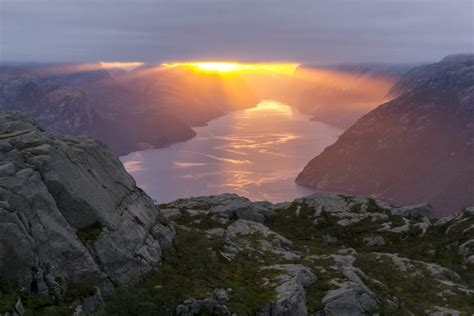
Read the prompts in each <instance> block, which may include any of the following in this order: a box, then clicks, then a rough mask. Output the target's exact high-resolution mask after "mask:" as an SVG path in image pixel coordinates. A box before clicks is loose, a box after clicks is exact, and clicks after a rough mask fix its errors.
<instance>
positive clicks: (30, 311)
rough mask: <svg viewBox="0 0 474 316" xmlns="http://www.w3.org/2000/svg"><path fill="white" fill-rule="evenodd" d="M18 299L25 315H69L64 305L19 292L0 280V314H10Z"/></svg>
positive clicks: (11, 285) (14, 287) (69, 311)
mask: <svg viewBox="0 0 474 316" xmlns="http://www.w3.org/2000/svg"><path fill="white" fill-rule="evenodd" d="M18 298H21V301H22V303H23V307H24V308H25V310H26V312H25V315H71V310H70V309H69V308H68V307H67V306H66V305H65V304H64V303H61V302H58V301H55V300H53V299H51V298H49V297H45V296H41V295H37V294H30V293H26V292H23V291H20V290H19V289H18V288H17V287H16V286H14V285H13V284H11V283H10V282H8V281H6V280H4V279H2V278H0V314H2V315H3V314H4V313H7V312H10V313H12V312H13V309H14V306H15V303H16V301H17V300H18Z"/></svg>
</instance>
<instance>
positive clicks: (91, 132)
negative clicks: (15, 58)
mask: <svg viewBox="0 0 474 316" xmlns="http://www.w3.org/2000/svg"><path fill="white" fill-rule="evenodd" d="M44 68H45V67H39V68H38V67H36V68H32V69H31V68H28V69H24V70H21V69H20V70H19V69H16V68H13V69H8V70H6V69H0V110H3V111H13V110H15V111H21V112H24V113H27V114H28V115H29V116H30V117H32V118H33V119H35V121H36V122H38V124H39V125H40V126H41V127H43V128H45V129H46V130H48V131H52V132H57V133H61V134H66V135H88V136H93V137H95V138H98V139H100V140H101V141H103V142H104V143H105V144H107V145H108V146H109V148H110V149H111V150H112V151H114V152H115V153H116V154H119V155H123V154H127V153H129V152H132V151H135V150H142V149H145V148H153V147H163V146H167V145H170V144H173V143H176V142H180V141H184V140H187V139H189V138H192V137H193V136H194V135H195V132H194V131H193V130H192V129H191V127H190V126H189V125H187V124H186V123H184V122H183V121H182V120H180V119H178V118H177V117H176V116H173V115H170V114H168V113H165V111H162V110H160V109H159V108H155V109H153V108H146V107H143V106H142V103H143V102H142V100H141V99H140V98H139V97H138V95H137V94H136V93H133V92H132V91H130V90H128V89H126V87H124V86H122V85H120V84H119V83H118V82H116V81H115V80H114V79H113V78H111V77H110V76H108V75H107V73H106V71H105V70H102V71H99V70H100V69H99V70H94V71H79V72H71V71H74V68H73V69H69V68H67V67H66V68H65V69H63V68H64V67H60V70H61V72H60V74H56V73H54V74H50V73H49V72H48V71H47V69H48V68H46V69H44ZM54 69H56V68H54ZM56 71H59V70H56ZM68 71H69V72H68ZM104 72H105V73H104Z"/></svg>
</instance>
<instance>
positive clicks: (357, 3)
mask: <svg viewBox="0 0 474 316" xmlns="http://www.w3.org/2000/svg"><path fill="white" fill-rule="evenodd" d="M0 20H1V21H0V45H1V47H0V59H1V60H2V61H48V62H53V61H58V62H63V61H98V60H107V61H111V60H114V61H145V62H160V61H182V60H190V59H194V60H197V59H226V60H227V59H232V60H248V61H275V60H280V61H297V62H316V63H336V62H420V61H432V60H437V59H440V58H441V57H443V56H444V55H447V54H451V53H462V52H473V51H474V38H473V34H474V25H473V23H474V22H473V20H474V0H312V1H309V0H308V1H305V0H301V1H299V0H293V1H291V0H272V1H265V0H260V1H248V0H234V1H231V0H219V1H217V0H202V1H200V0H189V1H183V0H169V1H165V0H156V1H151V0H129V1H122V0H95V1H91V0H0Z"/></svg>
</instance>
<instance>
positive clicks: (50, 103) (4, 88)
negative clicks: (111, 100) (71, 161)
mask: <svg viewBox="0 0 474 316" xmlns="http://www.w3.org/2000/svg"><path fill="white" fill-rule="evenodd" d="M0 110H2V111H9V110H10V111H11V110H17V111H22V112H25V113H28V114H29V115H31V116H32V117H34V118H35V119H36V120H37V121H38V123H39V124H41V125H42V126H44V127H46V128H48V130H50V131H52V132H57V133H63V134H81V133H88V132H90V131H91V130H92V128H93V126H94V125H95V124H96V120H97V119H98V116H97V113H96V112H95V110H94V109H93V108H92V106H91V105H90V103H89V102H88V100H87V97H86V95H85V93H84V92H82V91H81V90H79V89H77V88H75V87H72V86H67V85H64V84H61V83H60V82H58V81H56V80H52V79H45V78H41V77H38V76H35V75H31V74H20V75H17V74H8V73H3V74H0Z"/></svg>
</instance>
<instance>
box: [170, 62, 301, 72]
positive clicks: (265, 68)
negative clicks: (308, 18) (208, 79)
mask: <svg viewBox="0 0 474 316" xmlns="http://www.w3.org/2000/svg"><path fill="white" fill-rule="evenodd" d="M298 65H299V64H297V63H239V62H224V61H218V62H177V63H164V64H162V66H163V67H166V68H174V67H185V68H190V69H194V70H197V71H201V72H215V73H230V72H245V71H246V72H275V73H281V74H293V72H294V71H295V69H296V67H298Z"/></svg>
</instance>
